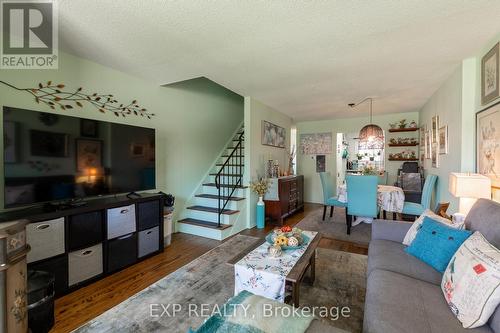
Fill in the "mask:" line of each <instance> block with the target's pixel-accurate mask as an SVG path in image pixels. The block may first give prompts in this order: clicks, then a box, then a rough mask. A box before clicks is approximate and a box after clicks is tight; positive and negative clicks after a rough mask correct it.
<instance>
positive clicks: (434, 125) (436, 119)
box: [431, 116, 439, 143]
mask: <svg viewBox="0 0 500 333" xmlns="http://www.w3.org/2000/svg"><path fill="white" fill-rule="evenodd" d="M438 130H439V116H434V117H432V127H431V131H432V143H437V142H438V140H439V135H438Z"/></svg>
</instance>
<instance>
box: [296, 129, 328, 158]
mask: <svg viewBox="0 0 500 333" xmlns="http://www.w3.org/2000/svg"><path fill="white" fill-rule="evenodd" d="M332 142H333V141H332V133H331V132H330V133H312V134H301V135H300V152H301V153H302V154H307V155H323V154H331V153H332V151H333V147H332Z"/></svg>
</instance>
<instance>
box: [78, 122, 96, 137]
mask: <svg viewBox="0 0 500 333" xmlns="http://www.w3.org/2000/svg"><path fill="white" fill-rule="evenodd" d="M98 126H99V123H98V122H97V120H92V119H80V135H81V136H86V137H88V138H97V137H98V136H99V131H98Z"/></svg>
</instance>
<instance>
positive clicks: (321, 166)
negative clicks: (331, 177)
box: [316, 155, 326, 172]
mask: <svg viewBox="0 0 500 333" xmlns="http://www.w3.org/2000/svg"><path fill="white" fill-rule="evenodd" d="M325 170H326V158H325V155H316V172H325Z"/></svg>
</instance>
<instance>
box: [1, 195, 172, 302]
mask: <svg viewBox="0 0 500 333" xmlns="http://www.w3.org/2000/svg"><path fill="white" fill-rule="evenodd" d="M163 207H164V195H163V194H141V197H138V198H134V199H130V198H128V197H126V196H116V197H109V198H103V199H95V200H89V202H88V203H87V204H86V205H85V206H80V207H75V208H69V209H65V210H58V211H51V212H46V211H44V210H43V208H28V209H23V210H20V211H13V212H8V213H4V214H0V222H7V221H14V220H20V219H25V220H28V221H29V224H28V225H27V226H26V239H27V243H28V244H30V246H31V251H30V252H29V253H28V256H27V262H28V269H30V270H39V271H46V272H50V273H52V274H54V276H55V292H56V297H58V296H61V295H64V294H66V293H68V292H71V291H74V290H76V289H78V288H81V287H82V286H84V285H87V284H89V283H91V282H94V281H96V280H99V279H101V278H103V277H105V276H107V275H110V274H113V273H114V272H116V271H119V270H121V269H124V268H125V267H128V266H130V265H133V264H135V263H137V262H139V261H141V260H144V259H145V258H148V257H150V256H152V255H154V254H157V253H160V252H162V251H163Z"/></svg>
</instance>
